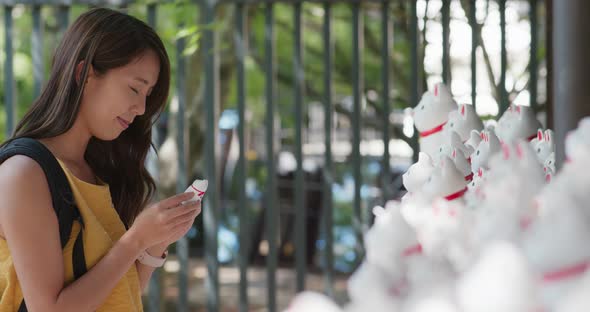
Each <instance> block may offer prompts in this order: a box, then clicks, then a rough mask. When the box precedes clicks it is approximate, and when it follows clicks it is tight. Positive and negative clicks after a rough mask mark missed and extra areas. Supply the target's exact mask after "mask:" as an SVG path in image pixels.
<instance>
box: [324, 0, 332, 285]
mask: <svg viewBox="0 0 590 312" xmlns="http://www.w3.org/2000/svg"><path fill="white" fill-rule="evenodd" d="M323 32H324V35H323V36H324V130H325V132H324V142H325V143H324V144H325V146H326V149H325V153H324V189H323V195H324V196H323V199H324V203H323V211H324V219H323V220H324V227H323V228H324V237H325V240H326V248H325V252H324V256H325V269H324V272H325V273H324V274H325V280H324V289H325V292H326V294H327V295H328V296H330V297H333V296H334V249H333V245H334V243H333V241H334V239H333V234H332V223H333V222H332V220H333V219H332V218H333V217H332V210H333V207H332V184H333V182H334V174H333V173H332V114H333V109H332V54H333V53H334V51H333V50H334V49H333V43H332V4H331V3H330V2H326V3H325V4H324V27H323Z"/></svg>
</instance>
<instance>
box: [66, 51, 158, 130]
mask: <svg viewBox="0 0 590 312" xmlns="http://www.w3.org/2000/svg"><path fill="white" fill-rule="evenodd" d="M81 64H82V63H81ZM81 68H82V66H81V65H79V66H78V69H79V70H80V69H81ZM159 72H160V62H159V59H158V57H157V55H156V54H155V52H153V51H152V50H148V51H146V52H145V53H144V54H142V55H141V56H140V57H138V58H137V59H135V60H134V61H132V62H131V63H129V64H127V65H124V66H121V67H118V68H114V69H111V70H109V71H107V72H106V73H105V74H104V75H101V76H97V75H96V73H95V72H94V71H93V70H92V69H90V71H89V73H88V81H87V83H86V86H85V88H84V93H83V96H82V103H81V106H80V112H79V115H78V120H77V122H81V123H82V124H83V125H84V126H85V128H87V129H88V131H89V132H90V135H91V136H94V137H96V138H98V139H100V140H104V141H111V140H114V139H116V138H117V137H118V136H119V135H120V134H121V132H123V131H125V129H126V128H127V127H128V126H129V125H130V124H131V123H132V122H133V120H134V119H135V117H136V116H139V115H143V114H144V112H145V105H146V98H147V96H149V94H150V93H151V91H152V88H153V87H154V85H155V84H156V81H157V80H158V74H159Z"/></svg>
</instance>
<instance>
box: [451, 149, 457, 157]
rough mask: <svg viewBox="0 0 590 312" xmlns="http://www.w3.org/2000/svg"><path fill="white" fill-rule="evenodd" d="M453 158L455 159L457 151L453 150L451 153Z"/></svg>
mask: <svg viewBox="0 0 590 312" xmlns="http://www.w3.org/2000/svg"><path fill="white" fill-rule="evenodd" d="M452 156H453V158H457V149H456V148H453V153H452Z"/></svg>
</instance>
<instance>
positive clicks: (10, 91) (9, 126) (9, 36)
mask: <svg viewBox="0 0 590 312" xmlns="http://www.w3.org/2000/svg"><path fill="white" fill-rule="evenodd" d="M12 9H13V7H12V6H6V7H4V40H5V41H6V43H5V45H4V51H5V54H6V62H5V63H4V105H5V106H6V138H9V137H10V136H11V135H12V131H13V130H14V125H15V123H14V120H15V116H14V91H15V89H14V71H13V67H14V64H13V56H14V55H13V53H14V52H13V49H12V40H13V31H12Z"/></svg>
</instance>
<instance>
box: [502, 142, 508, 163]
mask: <svg viewBox="0 0 590 312" xmlns="http://www.w3.org/2000/svg"><path fill="white" fill-rule="evenodd" d="M502 156H503V158H504V160H508V159H510V147H509V146H508V144H506V143H502Z"/></svg>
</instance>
